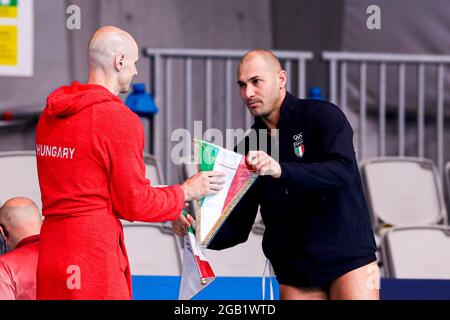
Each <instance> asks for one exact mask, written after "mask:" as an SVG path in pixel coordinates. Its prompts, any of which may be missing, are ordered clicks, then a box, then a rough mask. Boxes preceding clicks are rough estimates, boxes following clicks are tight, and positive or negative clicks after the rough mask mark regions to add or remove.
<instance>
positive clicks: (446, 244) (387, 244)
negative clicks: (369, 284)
mask: <svg viewBox="0 0 450 320" xmlns="http://www.w3.org/2000/svg"><path fill="white" fill-rule="evenodd" d="M381 252H382V255H383V261H384V269H385V270H384V271H385V276H386V277H389V278H402V279H450V229H449V228H448V227H447V226H422V227H418V226H417V227H404V228H392V229H390V230H389V231H387V232H386V233H385V235H384V237H383V240H382V243H381Z"/></svg>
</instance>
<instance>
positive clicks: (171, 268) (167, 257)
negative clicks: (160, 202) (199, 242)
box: [123, 222, 183, 276]
mask: <svg viewBox="0 0 450 320" xmlns="http://www.w3.org/2000/svg"><path fill="white" fill-rule="evenodd" d="M123 227H124V235H125V246H126V248H127V252H128V258H129V261H130V268H131V274H133V275H155V276H178V275H180V274H181V262H182V257H183V254H182V244H181V242H180V241H181V240H180V239H181V238H178V237H177V236H175V235H174V234H173V232H172V228H171V225H170V224H169V223H141V222H133V223H124V224H123Z"/></svg>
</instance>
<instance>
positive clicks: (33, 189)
mask: <svg viewBox="0 0 450 320" xmlns="http://www.w3.org/2000/svg"><path fill="white" fill-rule="evenodd" d="M16 196H24V197H28V198H30V199H32V200H33V201H34V202H35V203H36V205H37V206H38V207H39V209H40V210H41V211H42V202H41V190H40V188H39V180H38V175H37V167H36V153H35V152H34V151H13V152H0V202H1V204H3V203H4V202H5V201H6V200H8V199H10V198H12V197H16Z"/></svg>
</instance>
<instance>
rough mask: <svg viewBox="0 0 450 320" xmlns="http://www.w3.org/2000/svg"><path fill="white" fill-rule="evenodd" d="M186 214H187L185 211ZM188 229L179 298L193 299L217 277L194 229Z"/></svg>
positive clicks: (185, 238)
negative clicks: (196, 239) (196, 237)
mask: <svg viewBox="0 0 450 320" xmlns="http://www.w3.org/2000/svg"><path fill="white" fill-rule="evenodd" d="M184 214H185V215H186V212H185V211H184ZM186 231H187V235H186V236H184V253H183V270H182V273H181V283H180V291H179V295H178V299H179V300H190V299H192V298H193V297H194V296H195V295H197V294H198V293H199V292H200V291H202V290H203V289H204V288H206V287H207V286H208V285H209V284H210V283H211V282H213V281H214V279H215V278H216V276H215V275H214V272H213V270H212V269H211V266H210V265H209V262H208V260H207V259H206V257H205V255H204V253H203V248H202V247H200V246H199V245H198V244H197V242H196V241H195V231H194V229H193V228H192V226H191V227H189V228H188V229H187V230H186Z"/></svg>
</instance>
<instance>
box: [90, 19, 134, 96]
mask: <svg viewBox="0 0 450 320" xmlns="http://www.w3.org/2000/svg"><path fill="white" fill-rule="evenodd" d="M88 58H89V80H88V82H89V83H96V84H100V85H103V86H105V87H107V88H108V89H110V91H112V92H113V93H115V94H118V93H121V92H123V93H125V92H127V91H128V89H129V84H130V82H131V80H132V78H133V77H134V76H135V75H136V74H137V70H136V66H135V63H136V62H137V60H138V59H139V47H138V45H137V43H136V41H135V40H134V38H133V37H132V36H131V35H130V34H129V33H128V32H126V31H124V30H122V29H119V28H117V27H113V26H105V27H101V28H100V29H98V30H97V31H96V32H95V33H94V35H93V36H92V38H91V40H90V41H89V48H88Z"/></svg>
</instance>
